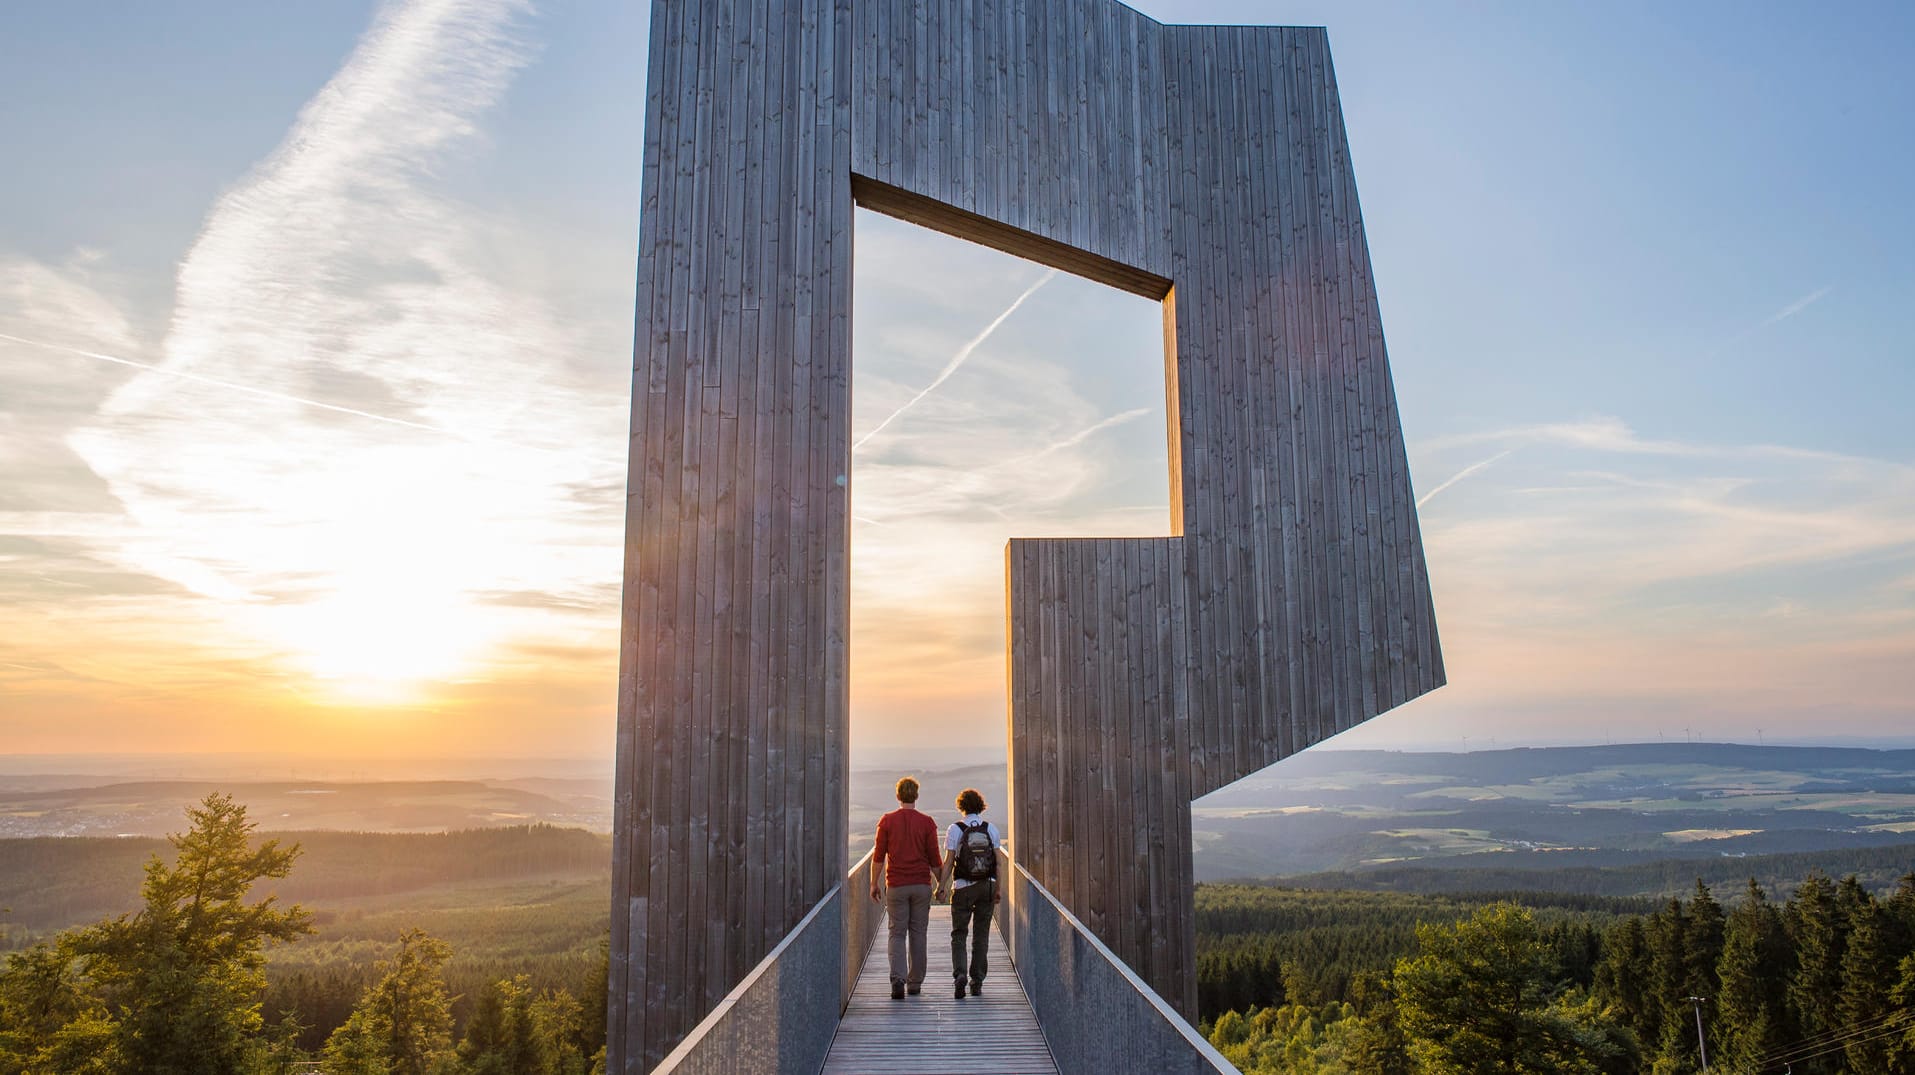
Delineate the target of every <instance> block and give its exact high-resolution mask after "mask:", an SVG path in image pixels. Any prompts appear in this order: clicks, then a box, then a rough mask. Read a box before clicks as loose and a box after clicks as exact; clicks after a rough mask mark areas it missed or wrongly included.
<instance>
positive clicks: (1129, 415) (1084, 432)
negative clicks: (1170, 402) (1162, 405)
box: [1007, 407, 1150, 464]
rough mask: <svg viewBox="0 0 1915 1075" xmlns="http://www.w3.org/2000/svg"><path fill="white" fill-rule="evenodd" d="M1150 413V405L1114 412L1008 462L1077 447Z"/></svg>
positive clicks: (1026, 460)
mask: <svg viewBox="0 0 1915 1075" xmlns="http://www.w3.org/2000/svg"><path fill="white" fill-rule="evenodd" d="M1149 413H1150V408H1149V407H1139V408H1137V409H1136V410H1134V411H1125V412H1123V413H1122V414H1113V415H1111V416H1110V417H1109V418H1106V419H1104V420H1103V421H1101V422H1098V423H1097V424H1096V425H1093V426H1088V427H1086V428H1084V429H1080V430H1078V431H1077V432H1075V433H1072V434H1071V435H1070V436H1068V437H1065V438H1064V439H1063V440H1060V441H1058V442H1056V443H1055V444H1047V445H1045V446H1044V447H1043V448H1041V449H1039V450H1038V451H1035V452H1032V453H1031V454H1030V455H1027V456H1024V457H1023V458H1021V459H1014V460H1007V462H1013V463H1018V464H1023V463H1029V462H1032V461H1034V460H1038V459H1042V458H1044V457H1045V456H1047V455H1049V454H1051V453H1052V452H1061V451H1063V450H1064V449H1066V448H1075V447H1077V446H1078V445H1079V444H1082V443H1084V442H1085V441H1087V440H1089V439H1091V438H1092V437H1094V436H1096V435H1097V434H1099V433H1102V432H1103V431H1104V430H1106V429H1109V428H1111V427H1112V426H1120V425H1123V424H1124V423H1125V422H1128V421H1131V420H1132V419H1134V418H1142V417H1143V416H1145V415H1147V414H1149Z"/></svg>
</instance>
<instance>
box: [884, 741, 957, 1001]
mask: <svg viewBox="0 0 1915 1075" xmlns="http://www.w3.org/2000/svg"><path fill="white" fill-rule="evenodd" d="M897 790H898V808H897V809H896V810H893V811H891V812H890V813H888V814H886V815H884V816H883V817H881V818H879V819H878V837H877V845H876V846H875V847H874V848H873V849H872V855H871V870H872V874H871V898H872V899H873V900H877V899H883V900H884V911H885V916H886V917H887V918H889V919H890V925H891V999H892V1000H903V999H904V996H905V994H906V993H907V992H908V993H910V994H911V995H912V996H917V995H918V989H919V987H920V986H921V985H923V983H924V971H925V964H926V962H927V960H926V958H925V955H926V953H925V934H926V933H927V932H928V931H929V929H930V925H931V900H932V897H933V896H935V895H936V892H937V889H938V887H939V885H938V884H937V882H938V880H939V874H940V872H941V871H940V870H939V867H938V823H937V822H936V821H933V820H931V815H930V814H927V813H924V812H923V811H921V810H919V809H918V806H917V803H918V782H917V781H916V780H915V779H913V778H912V777H908V776H907V777H904V778H903V779H901V780H899V781H898V789H897ZM879 870H883V871H884V875H883V876H884V886H883V888H882V889H880V887H879V885H878V872H877V871H879ZM907 947H908V948H909V950H910V952H909V955H910V958H909V959H908V960H907V959H906V948H907Z"/></svg>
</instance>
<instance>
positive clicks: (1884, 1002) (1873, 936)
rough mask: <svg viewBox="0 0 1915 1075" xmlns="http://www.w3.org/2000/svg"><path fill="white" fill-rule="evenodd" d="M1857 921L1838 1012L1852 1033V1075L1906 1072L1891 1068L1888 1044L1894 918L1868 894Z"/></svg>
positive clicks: (1849, 1046) (1864, 895) (1849, 1050)
mask: <svg viewBox="0 0 1915 1075" xmlns="http://www.w3.org/2000/svg"><path fill="white" fill-rule="evenodd" d="M1862 899H1863V902H1862V903H1861V904H1860V906H1859V907H1858V908H1857V909H1856V910H1855V912H1854V915H1853V921H1854V928H1853V930H1852V932H1850V934H1849V942H1848V950H1847V952H1846V953H1844V955H1843V959H1842V996H1841V1000H1840V1003H1839V1006H1838V1008H1837V1010H1838V1011H1839V1012H1840V1013H1841V1019H1842V1025H1843V1026H1844V1027H1845V1028H1846V1029H1847V1031H1848V1034H1849V1035H1850V1036H1849V1038H1848V1043H1847V1045H1846V1046H1845V1047H1844V1048H1843V1054H1844V1055H1845V1056H1846V1057H1847V1058H1848V1064H1849V1070H1850V1071H1871V1072H1881V1073H1882V1075H1889V1073H1890V1072H1892V1071H1899V1070H1901V1065H1900V1064H1899V1063H1896V1064H1894V1065H1891V1063H1890V1059H1889V1043H1888V1041H1887V1040H1886V1039H1885V1037H1884V1031H1885V1030H1887V1029H1888V1027H1887V1021H1888V1020H1889V1018H1890V1016H1891V1015H1893V1014H1894V1013H1895V1009H1894V1008H1893V1007H1892V1006H1891V1001H1890V999H1889V993H1890V990H1891V989H1893V988H1894V985H1895V979H1894V975H1895V962H1896V961H1895V956H1894V953H1893V952H1892V951H1890V948H1889V944H1890V940H1889V933H1890V924H1889V917H1888V914H1887V912H1886V911H1884V910H1883V909H1882V907H1881V905H1880V904H1878V903H1876V902H1875V900H1874V898H1873V897H1871V896H1869V894H1868V893H1867V892H1863V893H1862Z"/></svg>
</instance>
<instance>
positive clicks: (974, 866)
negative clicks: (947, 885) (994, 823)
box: [951, 821, 997, 881]
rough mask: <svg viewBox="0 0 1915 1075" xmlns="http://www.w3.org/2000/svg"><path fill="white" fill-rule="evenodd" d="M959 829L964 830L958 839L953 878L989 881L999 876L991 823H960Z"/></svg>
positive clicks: (952, 872)
mask: <svg viewBox="0 0 1915 1075" xmlns="http://www.w3.org/2000/svg"><path fill="white" fill-rule="evenodd" d="M958 828H960V829H962V830H964V832H963V835H961V836H959V837H958V846H957V861H956V862H955V863H953V864H952V866H951V876H952V877H954V878H956V879H958V880H959V881H989V880H990V879H992V878H994V877H996V876H997V841H995V840H993V839H991V823H990V822H988V821H973V822H971V823H970V824H968V825H967V824H965V823H964V822H962V821H960V822H958Z"/></svg>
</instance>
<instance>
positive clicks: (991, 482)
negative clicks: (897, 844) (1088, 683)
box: [849, 211, 1172, 854]
mask: <svg viewBox="0 0 1915 1075" xmlns="http://www.w3.org/2000/svg"><path fill="white" fill-rule="evenodd" d="M855 235H856V247H855V253H854V256H853V259H852V262H853V266H854V284H853V288H854V300H853V309H854V311H855V317H854V318H853V330H852V369H853V375H852V421H851V429H852V433H851V442H852V470H851V481H852V496H851V515H852V522H851V535H852V536H851V541H852V549H851V646H850V654H851V682H850V694H851V768H852V786H851V814H850V821H849V823H850V829H851V842H852V845H853V848H854V854H860V853H862V851H863V850H864V849H865V848H866V847H868V845H869V843H870V839H871V826H872V825H874V824H875V822H876V818H877V815H878V814H880V813H882V812H883V811H884V810H886V809H889V808H890V807H891V806H892V805H893V803H892V802H891V780H893V779H895V777H896V776H897V775H900V774H902V773H905V772H915V773H917V774H919V775H920V777H921V779H922V778H925V776H926V774H931V775H930V777H929V779H927V780H926V783H925V788H924V796H925V798H924V800H923V801H924V803H925V804H926V806H927V808H928V809H930V810H931V812H932V813H933V815H934V816H936V817H937V818H938V819H939V820H940V821H943V820H945V819H946V818H947V817H949V816H950V815H951V814H952V799H953V797H954V796H955V795H956V793H957V792H958V791H959V790H961V789H962V788H963V787H965V786H967V784H968V785H969V786H975V787H977V788H978V789H979V790H980V791H982V792H984V794H985V797H986V799H987V800H988V801H989V802H990V803H991V807H992V810H991V814H992V816H993V817H994V818H996V819H997V820H998V823H999V824H1000V825H1002V826H1004V827H1005V828H1007V829H1008V828H1009V818H1010V810H1009V805H1010V804H1009V803H1008V801H1006V799H1005V787H1006V780H1005V775H1004V752H1005V674H1006V669H1005V657H1004V654H1005V638H1004V632H1005V604H1004V602H1005V589H1004V586H1005V575H1004V550H1005V542H1006V541H1007V540H1009V539H1010V538H1012V537H1137V536H1162V535H1165V534H1167V533H1170V532H1172V523H1171V510H1170V489H1169V477H1168V475H1169V464H1168V461H1167V447H1166V429H1167V418H1166V411H1165V389H1164V383H1165V372H1164V370H1165V367H1164V344H1163V340H1164V316H1165V308H1164V304H1163V303H1161V302H1157V301H1153V300H1152V299H1148V298H1144V297H1141V296H1140V295H1138V294H1135V293H1131V294H1126V293H1125V292H1124V291H1120V290H1116V289H1113V288H1112V287H1109V286H1103V285H1101V284H1100V283H1098V282H1093V281H1091V280H1089V279H1086V278H1083V277H1079V276H1075V275H1073V274H1071V273H1069V272H1063V271H1059V270H1057V269H1053V268H1048V267H1046V266H1045V265H1041V264H1037V263H1035V262H1032V261H1027V260H1024V259H1022V258H1018V257H1013V256H1010V255H1008V254H1005V253H1002V252H1000V251H999V250H996V249H991V248H988V247H986V246H983V245H980V244H978V243H973V242H967V241H965V240H963V239H957V238H953V237H951V236H948V235H943V234H939V233H937V232H935V231H931V230H928V229H927V228H924V227H919V226H914V225H913V224H912V223H907V222H905V221H902V220H899V219H895V218H892V217H890V216H886V215H880V214H878V213H874V212H866V211H861V212H859V213H858V214H857V217H856V227H855ZM1159 297H1161V296H1159ZM946 784H949V785H950V786H949V787H946V786H945V785H946Z"/></svg>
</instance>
